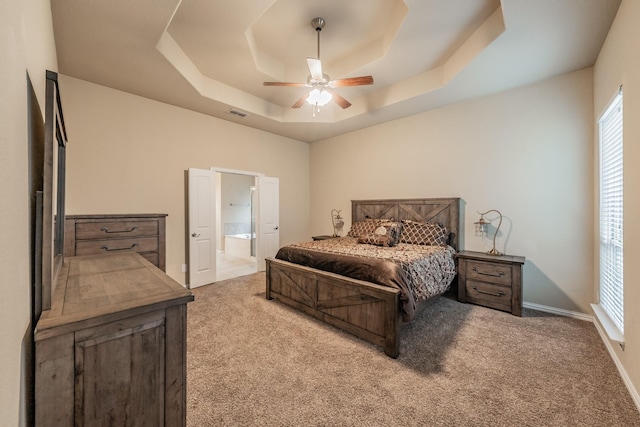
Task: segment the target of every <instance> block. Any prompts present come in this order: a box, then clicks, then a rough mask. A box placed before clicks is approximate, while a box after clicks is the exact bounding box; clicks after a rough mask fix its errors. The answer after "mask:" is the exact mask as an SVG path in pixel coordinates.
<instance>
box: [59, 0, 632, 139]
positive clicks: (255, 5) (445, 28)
mask: <svg viewBox="0 0 640 427" xmlns="http://www.w3.org/2000/svg"><path fill="white" fill-rule="evenodd" d="M619 4H620V0H535V1H532V0H502V1H500V0H348V1H345V0H233V1H230V0H182V1H180V0H136V1H131V0H93V1H87V0H52V1H51V7H52V13H53V27H54V34H55V39H56V49H57V54H58V66H59V72H60V73H62V74H65V75H68V76H72V77H76V78H79V79H83V80H87V81H90V82H94V83H97V84H100V85H104V86H108V87H111V88H114V89H118V90H122V91H126V92H130V93H133V94H136V95H140V96H144V97H147V98H151V99H155V100H158V101H161V102H165V103H168V104H172V105H176V106H179V107H183V108H187V109H190V110H194V111H198V112H201V113H204V114H208V115H211V116H214V117H219V118H221V119H224V120H229V121H233V122H237V123H240V124H243V125H247V126H251V127H255V128H259V129H263V130H266V131H269V132H273V133H276V134H279V135H284V136H288V137H291V138H295V139H298V140H301V141H308V142H311V141H317V140H321V139H325V138H328V137H331V136H334V135H338V134H341V133H345V132H349V131H353V130H356V129H360V128H363V127H367V126H371V125H373V124H376V123H380V122H384V121H388V120H393V119H396V118H400V117H404V116H409V115H412V114H416V113H420V112H423V111H426V110H428V109H431V108H436V107H440V106H443V105H447V104H451V103H455V102H459V101H462V100H465V99H470V98H474V97H478V96H483V95H487V94H490V93H495V92H498V91H502V90H506V89H509V88H513V87H516V86H520V85H524V84H528V83H533V82H535V81H539V80H542V79H545V78H548V77H551V76H554V75H559V74H563V73H566V72H570V71H574V70H579V69H582V68H585V67H589V66H592V65H593V64H594V62H595V60H596V58H597V55H598V52H599V51H600V48H601V47H602V44H603V43H604V40H605V38H606V35H607V32H608V30H609V27H610V26H611V23H612V21H613V18H614V16H615V13H616V11H617V9H618V6H619ZM315 17H322V18H324V19H325V20H326V26H325V28H324V29H323V30H322V32H321V33H320V48H321V50H320V59H321V60H322V64H323V71H324V72H325V73H327V74H329V75H330V76H331V77H332V78H333V79H340V78H345V77H356V76H362V75H372V76H373V78H374V84H373V85H372V86H359V87H344V88H339V89H336V91H337V92H339V93H340V95H342V96H343V97H345V98H346V99H348V100H349V101H350V102H351V103H352V104H353V105H352V106H351V107H350V108H348V109H344V110H343V109H341V108H340V107H338V106H337V105H335V104H333V103H331V104H329V105H327V106H325V107H322V109H321V111H320V113H319V114H318V115H317V116H316V117H315V118H314V117H313V116H312V112H311V106H309V105H305V106H303V107H302V108H300V109H297V110H294V109H291V108H290V106H291V104H293V103H294V102H295V101H296V100H297V99H298V98H300V96H301V95H302V94H303V93H304V91H305V88H304V87H302V88H301V87H273V86H263V85H262V82H263V81H290V82H306V79H307V75H308V69H307V65H306V61H305V58H307V57H316V53H317V52H316V49H317V38H316V37H317V35H316V31H315V30H314V28H312V26H311V24H310V21H311V20H312V19H313V18H315ZM306 90H308V89H306ZM230 109H234V110H238V111H242V112H244V113H247V114H248V116H247V117H245V118H240V117H237V116H235V115H231V114H228V113H227V111H229V110H230Z"/></svg>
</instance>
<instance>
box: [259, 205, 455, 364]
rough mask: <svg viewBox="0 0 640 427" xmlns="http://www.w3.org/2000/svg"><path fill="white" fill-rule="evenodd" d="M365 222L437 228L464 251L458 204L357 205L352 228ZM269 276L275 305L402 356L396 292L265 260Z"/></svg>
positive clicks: (269, 296)
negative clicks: (404, 222) (387, 220)
mask: <svg viewBox="0 0 640 427" xmlns="http://www.w3.org/2000/svg"><path fill="white" fill-rule="evenodd" d="M365 218H394V219H395V220H396V221H398V220H403V219H410V220H414V221H428V222H437V223H440V224H443V225H445V226H446V227H447V228H448V229H449V230H450V231H451V234H450V236H449V244H450V245H451V246H453V248H454V249H456V251H458V250H459V249H460V244H461V238H460V229H461V226H460V199H459V198H439V199H387V200H353V201H352V202H351V221H352V223H355V222H356V221H363V220H364V219H365ZM266 275H267V288H266V297H267V299H276V300H278V301H280V302H283V303H284V304H287V305H289V306H291V307H294V308H296V309H297V310H300V311H302V312H304V313H307V314H309V315H311V316H313V317H315V318H317V319H319V320H321V321H323V322H325V323H328V324H330V325H333V326H336V327H338V328H340V329H343V330H345V331H347V332H349V333H351V334H353V335H356V336H357V337H360V338H362V339H364V340H365V341H368V342H371V343H373V344H376V345H380V346H382V347H383V348H384V352H385V353H386V354H387V355H388V356H390V357H393V358H397V357H398V355H399V354H400V328H401V325H402V314H401V311H400V291H399V290H398V289H394V288H390V287H386V286H380V285H376V284H374V283H370V282H365V281H362V280H355V279H351V278H348V277H345V276H340V275H338V274H334V273H329V272H326V271H322V270H317V269H314V268H309V267H305V266H301V265H297V264H292V263H290V262H287V261H282V260H279V259H275V258H267V259H266ZM424 303H425V302H423V303H421V305H424ZM416 313H419V310H417V311H416Z"/></svg>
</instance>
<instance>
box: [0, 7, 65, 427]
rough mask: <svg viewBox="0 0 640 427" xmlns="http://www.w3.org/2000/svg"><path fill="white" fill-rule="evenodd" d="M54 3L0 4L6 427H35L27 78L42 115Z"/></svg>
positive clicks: (0, 410)
mask: <svg viewBox="0 0 640 427" xmlns="http://www.w3.org/2000/svg"><path fill="white" fill-rule="evenodd" d="M51 27H52V25H51V8H50V3H49V1H48V0H30V1H17V2H15V1H3V2H0V58H2V61H1V62H2V66H1V67H0V117H2V118H1V119H0V150H1V152H2V155H0V194H2V209H0V224H1V225H0V227H2V228H1V230H0V260H1V261H0V262H1V263H2V281H1V282H0V286H2V298H0V343H2V345H0V378H2V380H1V381H0V424H2V425H6V426H23V425H28V424H29V422H30V416H29V406H30V397H31V396H30V392H31V389H30V387H31V386H30V381H31V367H30V366H31V352H32V344H31V339H32V337H31V324H30V318H31V296H30V295H31V275H30V262H29V259H30V255H29V251H30V249H29V240H30V232H29V229H30V222H29V218H30V209H29V185H28V159H29V157H28V154H29V153H28V141H29V135H30V128H29V126H30V123H29V122H28V119H27V111H28V110H29V108H28V107H29V104H28V94H27V78H26V73H27V72H28V73H29V75H30V76H31V80H32V82H33V86H34V90H35V94H36V97H37V99H38V100H39V103H40V105H41V106H42V110H44V96H45V93H44V81H45V70H46V69H49V70H54V71H55V70H57V68H58V67H57V60H56V52H55V48H54V43H53V32H52V30H51Z"/></svg>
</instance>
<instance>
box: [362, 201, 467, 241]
mask: <svg viewBox="0 0 640 427" xmlns="http://www.w3.org/2000/svg"><path fill="white" fill-rule="evenodd" d="M366 218H393V219H394V220H396V221H400V220H403V219H410V220H413V221H424V222H435V223H439V224H442V225H444V226H445V227H447V229H449V231H450V233H451V234H450V235H449V242H448V243H449V245H451V246H452V247H453V248H454V249H455V250H456V251H459V250H460V249H461V248H460V245H461V240H462V239H461V236H460V230H461V229H462V227H461V225H460V198H459V197H450V198H440V199H381V200H352V201H351V223H352V224H353V223H355V222H357V221H364V220H365V219H366Z"/></svg>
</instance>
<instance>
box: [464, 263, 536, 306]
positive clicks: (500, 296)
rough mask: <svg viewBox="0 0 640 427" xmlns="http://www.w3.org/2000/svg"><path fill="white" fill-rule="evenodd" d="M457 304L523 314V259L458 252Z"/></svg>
mask: <svg viewBox="0 0 640 427" xmlns="http://www.w3.org/2000/svg"><path fill="white" fill-rule="evenodd" d="M457 257H458V301H460V302H470V303H473V304H478V305H482V306H485V307H491V308H495V309H498V310H503V311H508V312H510V313H511V314H513V315H515V316H521V315H522V265H523V264H524V262H525V258H524V257H522V256H514V255H499V256H496V255H489V254H487V253H484V252H473V251H462V252H460V253H458V256H457Z"/></svg>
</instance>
